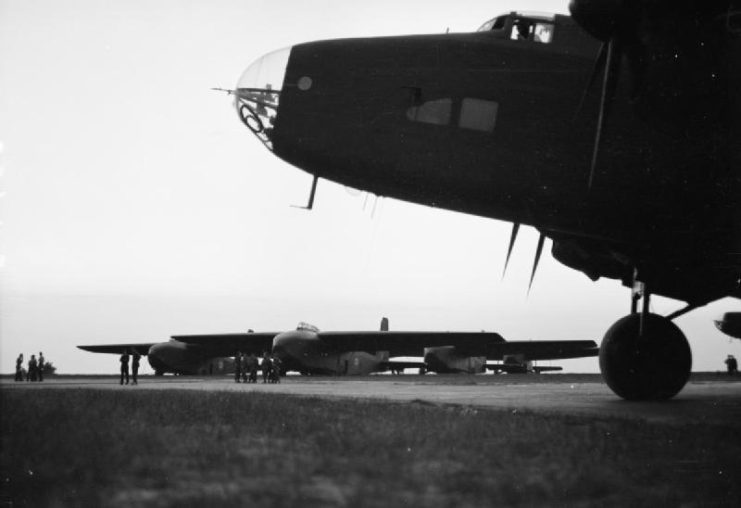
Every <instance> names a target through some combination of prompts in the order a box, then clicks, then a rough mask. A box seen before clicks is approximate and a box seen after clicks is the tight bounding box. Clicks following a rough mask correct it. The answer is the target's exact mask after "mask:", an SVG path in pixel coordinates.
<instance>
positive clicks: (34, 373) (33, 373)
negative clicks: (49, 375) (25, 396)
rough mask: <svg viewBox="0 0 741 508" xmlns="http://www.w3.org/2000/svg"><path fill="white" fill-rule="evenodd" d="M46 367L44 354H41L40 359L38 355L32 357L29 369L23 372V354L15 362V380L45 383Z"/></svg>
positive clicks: (29, 361)
mask: <svg viewBox="0 0 741 508" xmlns="http://www.w3.org/2000/svg"><path fill="white" fill-rule="evenodd" d="M45 367H46V360H44V353H41V352H39V357H38V359H37V358H36V355H31V358H30V359H29V360H28V369H27V370H25V371H24V370H23V353H21V354H19V355H18V358H16V360H15V380H16V381H43V380H44V368H45Z"/></svg>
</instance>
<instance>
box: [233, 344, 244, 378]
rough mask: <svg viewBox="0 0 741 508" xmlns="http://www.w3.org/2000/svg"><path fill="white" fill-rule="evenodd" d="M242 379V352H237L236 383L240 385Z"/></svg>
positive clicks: (235, 361) (235, 365) (235, 363)
mask: <svg viewBox="0 0 741 508" xmlns="http://www.w3.org/2000/svg"><path fill="white" fill-rule="evenodd" d="M241 377H242V353H241V352H240V351H237V354H236V355H235V356H234V382H235V383H239V381H240V378H241Z"/></svg>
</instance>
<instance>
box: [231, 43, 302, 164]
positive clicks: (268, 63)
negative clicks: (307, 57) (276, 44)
mask: <svg viewBox="0 0 741 508" xmlns="http://www.w3.org/2000/svg"><path fill="white" fill-rule="evenodd" d="M290 54H291V48H285V49H281V50H278V51H274V52H272V53H268V54H267V55H265V56H263V57H261V58H259V59H257V60H256V61H255V62H254V63H252V65H250V66H249V67H247V69H246V70H245V71H244V72H243V73H242V76H241V77H240V78H239V81H238V82H237V86H236V89H235V90H234V96H235V98H234V106H235V107H236V109H237V114H238V115H239V119H240V120H242V123H244V124H245V125H246V126H247V127H248V128H249V129H250V130H251V131H252V132H253V133H254V134H255V135H256V136H257V137H258V138H259V139H260V141H262V142H263V144H264V145H265V146H266V147H268V149H269V150H271V151H272V150H273V139H272V133H273V128H274V126H275V122H276V119H277V117H278V105H279V103H280V92H281V89H282V88H283V79H284V78H285V74H286V66H287V65H288V57H289V56H290Z"/></svg>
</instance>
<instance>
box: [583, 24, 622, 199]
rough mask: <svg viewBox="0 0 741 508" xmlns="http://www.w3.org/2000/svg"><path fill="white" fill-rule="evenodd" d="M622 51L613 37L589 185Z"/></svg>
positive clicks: (606, 67)
mask: <svg viewBox="0 0 741 508" xmlns="http://www.w3.org/2000/svg"><path fill="white" fill-rule="evenodd" d="M621 54H622V51H621V48H620V43H619V42H618V40H617V38H616V37H612V38H611V39H610V40H609V41H608V43H607V59H606V62H605V74H604V77H603V80H602V96H601V97H600V105H599V118H598V119H597V130H596V134H595V138H594V151H593V152H592V163H591V166H590V168H589V185H588V187H589V188H590V189H591V188H592V183H594V175H595V172H596V170H597V159H598V156H599V150H600V144H601V142H602V135H603V134H604V130H605V126H606V125H607V117H608V116H609V114H610V108H611V107H612V101H613V99H614V97H615V85H616V84H617V78H618V72H619V69H620V67H619V66H620V57H621Z"/></svg>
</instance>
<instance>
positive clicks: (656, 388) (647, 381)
mask: <svg viewBox="0 0 741 508" xmlns="http://www.w3.org/2000/svg"><path fill="white" fill-rule="evenodd" d="M640 319H641V315H640V314H630V315H628V316H625V317H624V318H622V319H619V320H618V321H617V322H616V323H615V324H614V325H612V326H611V327H610V329H609V330H607V333H605V337H604V339H602V345H601V346H600V350H599V366H600V370H601V371H602V377H603V378H604V380H605V383H607V386H609V387H610V389H612V391H613V392H615V393H616V394H617V395H619V396H620V397H622V398H624V399H627V400H664V399H670V398H672V397H674V396H675V395H676V394H677V393H679V391H680V390H681V389H682V387H683V386H684V385H685V383H687V380H688V379H689V377H690V371H691V369H692V351H691V350H690V346H689V343H688V342H687V338H686V337H685V336H684V334H683V333H682V331H681V330H680V329H679V328H678V327H677V325H675V324H674V323H672V322H671V321H670V320H668V319H666V318H665V317H663V316H659V315H657V314H647V315H646V316H645V320H644V330H643V335H642V336H639V330H640Z"/></svg>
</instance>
